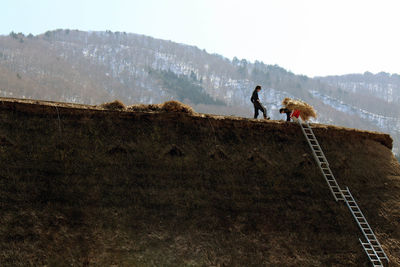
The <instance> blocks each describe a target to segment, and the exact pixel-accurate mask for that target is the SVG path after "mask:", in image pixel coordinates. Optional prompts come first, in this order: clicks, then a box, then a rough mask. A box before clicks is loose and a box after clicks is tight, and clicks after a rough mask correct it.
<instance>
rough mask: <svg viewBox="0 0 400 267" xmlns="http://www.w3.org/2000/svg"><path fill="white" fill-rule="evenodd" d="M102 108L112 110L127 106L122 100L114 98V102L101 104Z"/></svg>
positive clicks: (123, 108) (122, 108)
mask: <svg viewBox="0 0 400 267" xmlns="http://www.w3.org/2000/svg"><path fill="white" fill-rule="evenodd" d="M100 107H101V108H104V109H110V110H125V109H126V106H125V104H124V103H122V101H120V100H114V101H112V102H108V103H104V104H101V105H100Z"/></svg>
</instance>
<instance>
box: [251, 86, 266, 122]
mask: <svg viewBox="0 0 400 267" xmlns="http://www.w3.org/2000/svg"><path fill="white" fill-rule="evenodd" d="M260 91H261V86H260V85H257V86H256V88H255V89H254V91H253V94H252V95H251V99H250V100H251V102H252V103H253V105H254V119H257V117H258V111H259V110H261V111H262V113H263V115H264V119H266V120H269V119H270V118H269V117H267V109H266V108H265V107H264V106H263V105H262V104H261V102H260V98H258V92H260Z"/></svg>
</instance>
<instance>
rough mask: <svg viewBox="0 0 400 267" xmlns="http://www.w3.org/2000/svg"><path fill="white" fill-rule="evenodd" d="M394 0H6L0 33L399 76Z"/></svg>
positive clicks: (397, 4)
mask: <svg viewBox="0 0 400 267" xmlns="http://www.w3.org/2000/svg"><path fill="white" fill-rule="evenodd" d="M399 10H400V1H398V0H376V1H370V0H332V1H331V0H243V1H237V0H164V1H163V0H112V1H110V0H57V1H55V0H35V1H33V0H3V1H2V3H1V16H0V34H1V35H7V34H9V33H10V32H11V31H14V32H17V33H18V32H22V33H25V34H29V33H32V34H34V35H36V34H41V33H44V32H46V31H47V30H55V29H78V30H83V31H105V30H111V31H121V32H128V33H138V34H144V35H148V36H152V37H155V38H160V39H165V40H171V41H174V42H178V43H184V44H189V45H195V46H197V47H199V48H200V49H205V50H206V51H207V52H209V53H217V54H220V55H223V56H224V57H227V58H229V59H232V58H233V57H234V56H236V57H238V58H239V59H243V58H244V59H247V60H249V61H252V62H254V61H255V60H258V61H263V62H264V63H265V64H277V65H279V66H281V67H283V68H285V69H287V70H289V71H292V72H294V73H296V74H303V75H307V76H310V77H314V76H325V75H341V74H347V73H363V72H365V71H370V72H373V73H377V72H381V71H385V72H389V73H398V74H399V73H400V53H399V49H400V34H399V26H400V15H399Z"/></svg>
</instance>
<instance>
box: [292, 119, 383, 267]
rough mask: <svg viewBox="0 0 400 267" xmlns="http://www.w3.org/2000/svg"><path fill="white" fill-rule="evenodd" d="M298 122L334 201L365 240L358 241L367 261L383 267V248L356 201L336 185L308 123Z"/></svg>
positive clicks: (348, 191) (346, 190)
mask: <svg viewBox="0 0 400 267" xmlns="http://www.w3.org/2000/svg"><path fill="white" fill-rule="evenodd" d="M298 122H299V124H300V128H301V130H302V132H303V134H304V136H305V137H306V139H307V142H308V144H309V146H310V148H311V151H312V153H313V155H314V158H315V161H316V162H317V164H318V167H319V169H320V170H321V172H322V175H323V176H324V178H325V181H326V183H327V184H328V187H329V190H330V191H331V193H332V195H333V197H334V198H335V200H336V201H344V202H345V203H346V205H347V207H348V208H349V210H350V212H351V214H352V215H353V217H354V219H355V220H356V222H357V224H358V226H359V228H360V230H361V232H362V233H363V235H364V237H365V239H366V240H367V242H362V241H361V239H359V241H360V243H361V246H362V247H363V249H364V251H365V253H366V254H367V256H368V259H369V260H370V261H371V263H372V266H374V267H375V266H376V267H381V266H382V267H383V266H384V265H383V263H382V260H386V261H387V262H389V259H388V257H387V256H386V253H385V252H384V251H383V248H382V246H381V244H380V243H379V241H378V239H377V238H376V236H375V234H374V232H373V231H372V229H371V227H370V225H369V224H368V222H367V219H366V218H365V216H364V214H363V213H362V212H361V210H360V207H359V206H358V204H357V202H356V200H355V199H354V197H353V195H352V194H351V193H350V190H349V188H348V187H346V189H345V190H342V189H340V187H339V184H338V183H337V181H336V179H335V176H334V175H333V173H332V171H331V168H330V167H329V163H328V160H327V159H326V157H325V154H324V152H323V151H322V148H321V146H320V145H319V143H318V140H317V138H316V137H315V135H314V132H313V130H312V128H311V126H310V124H309V123H308V122H302V121H301V119H299V120H298Z"/></svg>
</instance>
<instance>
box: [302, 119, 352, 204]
mask: <svg viewBox="0 0 400 267" xmlns="http://www.w3.org/2000/svg"><path fill="white" fill-rule="evenodd" d="M299 124H300V128H301V130H302V132H303V134H304V136H305V137H306V140H307V143H308V145H309V146H310V148H311V151H312V153H313V156H314V159H315V160H316V161H317V164H318V167H319V169H320V171H321V173H322V175H323V176H324V178H325V181H326V183H327V184H328V187H329V190H330V191H331V193H332V195H333V197H334V198H335V201H339V200H343V199H344V196H343V193H342V191H341V189H340V186H339V184H338V183H337V181H336V179H335V176H334V175H333V173H332V171H331V169H330V167H329V162H328V160H327V159H326V157H325V154H324V152H323V151H322V148H321V146H320V144H319V142H318V140H317V138H316V137H315V134H314V132H313V130H312V129H311V127H310V124H309V123H308V122H306V123H305V125H306V126H307V127H306V128H304V126H303V123H302V122H301V120H299ZM306 129H307V131H309V132H310V135H311V136H312V139H311V140H310V138H309V136H308V135H307V132H306ZM311 142H314V143H315V144H314V145H313V144H312V143H311ZM314 146H315V147H317V148H318V153H321V157H322V159H323V161H321V160H320V159H319V157H318V155H317V152H316V150H315V148H314ZM322 165H324V168H323V166H322ZM325 170H326V172H328V173H325ZM327 175H330V176H331V179H328V177H327ZM330 183H334V185H331V184H330ZM334 188H336V189H337V190H336V191H335V190H334ZM337 194H339V197H337V196H336V195H337Z"/></svg>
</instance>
